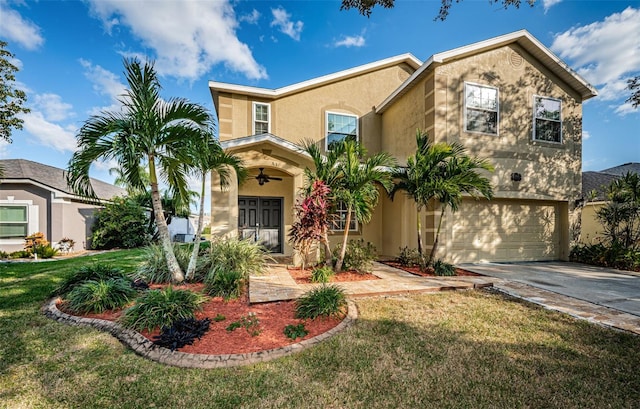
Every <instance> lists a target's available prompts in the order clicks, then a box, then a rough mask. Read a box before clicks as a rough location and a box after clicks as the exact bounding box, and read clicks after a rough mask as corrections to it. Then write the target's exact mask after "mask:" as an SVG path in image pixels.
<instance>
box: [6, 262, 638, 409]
mask: <svg viewBox="0 0 640 409" xmlns="http://www.w3.org/2000/svg"><path fill="white" fill-rule="evenodd" d="M140 259H141V252H140V251H138V250H136V251H118V252H113V253H107V254H103V255H99V256H94V257H86V258H79V259H75V260H62V261H53V262H43V263H30V264H26V263H16V264H0V385H1V386H0V408H139V407H156V408H165V407H167V408H169V407H170V408H214V407H215V408H236V407H242V408H283V407H285V408H286V407H327V408H397V407H407V408H429V407H433V408H469V407H473V408H521V407H530V408H603V407H611V408H634V407H638V403H639V402H640V371H638V368H639V367H640V337H638V336H633V335H630V334H625V333H620V332H616V331H612V330H608V329H605V328H600V327H597V326H594V325H591V324H589V323H587V322H584V321H575V320H573V319H572V318H570V317H567V316H565V315H561V314H558V313H553V312H549V311H546V310H543V309H540V308H538V307H535V306H531V305H529V304H525V303H521V302H517V301H513V300H510V299H507V298H505V297H503V296H500V295H496V294H492V293H488V292H476V291H469V292H447V293H438V294H432V295H416V296H411V297H397V298H369V299H361V300H358V307H359V311H360V318H359V320H358V321H357V323H356V325H355V326H354V327H352V328H350V329H349V330H347V331H346V332H345V333H343V334H341V335H338V336H337V337H334V338H332V339H330V340H329V341H327V342H325V343H322V344H320V345H318V346H316V347H314V348H311V349H309V350H306V351H304V352H302V353H300V354H297V355H293V356H290V357H286V358H283V359H278V360H275V361H271V362H268V363H264V364H258V365H252V366H248V367H241V368H233V369H219V370H186V369H179V368H172V367H168V366H164V365H161V364H157V363H154V362H150V361H147V360H145V359H143V358H140V357H138V356H136V355H135V354H133V353H132V352H131V351H129V350H128V349H126V348H125V347H124V346H123V345H122V344H120V343H119V342H118V341H117V340H115V339H114V338H113V337H111V336H110V335H108V334H105V333H101V332H99V331H96V330H92V329H87V328H75V327H70V326H66V325H62V324H58V323H56V322H54V321H52V320H49V319H47V318H45V317H44V316H43V315H42V314H41V313H40V307H41V306H42V303H43V301H44V300H45V299H47V298H48V296H49V295H50V294H51V292H52V291H53V290H54V289H55V288H56V286H57V285H58V284H59V283H60V282H61V279H62V277H63V276H64V275H66V274H69V273H70V272H71V270H73V269H77V268H78V267H79V266H80V265H82V264H83V263H90V262H94V261H99V262H101V263H109V264H112V265H114V266H117V267H120V268H123V269H125V270H126V271H133V270H134V269H135V267H136V264H137V263H138V262H139V260H140Z"/></svg>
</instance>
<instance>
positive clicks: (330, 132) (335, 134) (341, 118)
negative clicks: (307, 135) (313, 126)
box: [325, 112, 358, 150]
mask: <svg viewBox="0 0 640 409" xmlns="http://www.w3.org/2000/svg"><path fill="white" fill-rule="evenodd" d="M326 130H327V135H326V139H325V140H326V146H325V148H326V149H327V150H331V146H332V145H333V144H335V143H338V142H341V141H344V140H354V141H357V140H358V117H357V116H355V115H349V114H338V113H335V112H327V114H326Z"/></svg>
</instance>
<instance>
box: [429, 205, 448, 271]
mask: <svg viewBox="0 0 640 409" xmlns="http://www.w3.org/2000/svg"><path fill="white" fill-rule="evenodd" d="M440 206H442V211H441V212H440V221H438V230H437V231H436V240H435V241H434V242H433V247H432V248H431V254H429V262H428V263H427V265H431V263H433V258H434V257H435V256H436V249H437V248H438V238H439V237H440V228H441V227H442V219H443V218H444V211H445V210H447V206H445V205H444V204H442V203H441V204H440Z"/></svg>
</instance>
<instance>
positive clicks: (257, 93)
mask: <svg viewBox="0 0 640 409" xmlns="http://www.w3.org/2000/svg"><path fill="white" fill-rule="evenodd" d="M399 63H406V64H409V65H410V66H411V67H412V68H414V69H418V68H419V67H420V66H421V65H422V62H421V61H420V60H419V59H417V58H416V57H415V56H413V55H412V54H410V53H407V54H401V55H397V56H395V57H390V58H385V59H383V60H379V61H374V62H372V63H369V64H364V65H360V66H357V67H353V68H349V69H347V70H343V71H338V72H335V73H332V74H328V75H323V76H321V77H317V78H312V79H310V80H307V81H302V82H298V83H296V84H292V85H288V86H286V87H282V88H276V89H269V88H260V87H251V86H247V85H237V84H229V83H225V82H216V81H209V89H210V90H211V91H214V90H215V91H222V92H230V93H234V94H242V95H248V96H253V97H260V98H266V99H275V98H278V97H282V96H285V95H288V94H292V93H296V92H300V91H304V90H306V89H310V88H315V87H319V86H322V85H325V84H327V83H331V82H335V81H340V80H344V79H347V78H350V77H354V76H357V75H362V74H364V73H367V72H371V71H375V70H378V69H381V68H384V67H389V66H393V65H396V64H399Z"/></svg>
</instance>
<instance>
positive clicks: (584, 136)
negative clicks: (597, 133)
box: [582, 129, 591, 141]
mask: <svg viewBox="0 0 640 409" xmlns="http://www.w3.org/2000/svg"><path fill="white" fill-rule="evenodd" d="M588 139H591V134H590V133H589V131H585V130H584V129H583V130H582V140H583V141H586V140H588Z"/></svg>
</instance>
